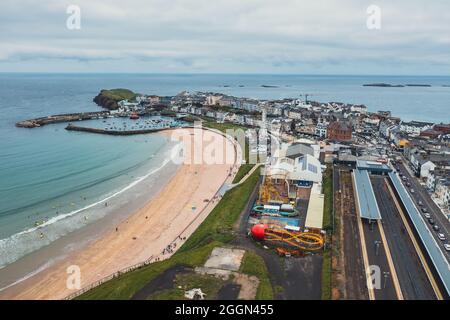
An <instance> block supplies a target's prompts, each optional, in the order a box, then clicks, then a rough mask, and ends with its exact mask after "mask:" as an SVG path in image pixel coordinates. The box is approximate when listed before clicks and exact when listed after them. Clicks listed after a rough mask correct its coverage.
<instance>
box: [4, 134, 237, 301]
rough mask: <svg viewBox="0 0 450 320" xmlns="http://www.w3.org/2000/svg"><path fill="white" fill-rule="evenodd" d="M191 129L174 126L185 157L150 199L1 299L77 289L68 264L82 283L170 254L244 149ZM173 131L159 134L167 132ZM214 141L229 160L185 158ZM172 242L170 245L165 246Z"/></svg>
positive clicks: (62, 293)
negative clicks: (202, 136)
mask: <svg viewBox="0 0 450 320" xmlns="http://www.w3.org/2000/svg"><path fill="white" fill-rule="evenodd" d="M194 130H197V129H182V130H181V131H180V129H178V130H177V137H178V139H179V140H180V141H183V145H184V151H183V154H182V156H183V158H184V160H185V161H184V163H183V164H182V165H181V166H180V168H179V169H178V170H177V172H176V174H175V176H174V177H172V178H171V179H170V180H169V181H168V183H167V184H166V185H165V186H164V187H163V188H162V189H161V191H159V192H158V193H157V194H156V195H155V196H154V197H153V198H152V200H151V201H149V202H148V203H146V204H145V206H143V207H142V208H140V209H139V210H137V211H136V212H135V213H134V214H132V215H131V216H130V217H129V218H127V219H126V220H124V221H122V222H121V223H120V224H118V225H117V227H116V228H117V229H116V228H114V229H113V230H111V231H109V232H107V233H106V234H105V235H104V236H102V237H101V238H99V239H97V240H95V241H94V242H92V243H90V244H88V245H87V246H86V247H85V248H83V249H81V250H79V251H77V252H74V253H73V254H71V255H69V256H68V257H67V258H65V259H63V260H62V261H59V262H57V263H56V264H55V265H53V266H51V267H49V268H48V269H46V270H44V271H42V272H40V273H38V274H36V275H35V276H33V277H31V278H29V279H27V280H25V281H23V282H21V283H19V284H17V285H15V286H12V287H10V288H8V289H6V290H4V291H2V292H0V299H63V298H65V297H67V296H68V295H70V294H73V293H74V292H76V291H77V290H76V289H68V288H67V284H66V282H67V279H68V277H69V274H68V272H67V268H68V267H70V266H77V267H79V270H80V272H81V288H84V287H86V286H89V285H90V284H91V283H94V282H96V281H98V280H100V279H102V278H104V277H107V276H109V275H111V274H113V273H114V272H117V271H119V270H122V269H124V268H127V267H129V266H132V265H135V264H138V263H141V262H143V261H146V260H147V259H149V258H152V259H161V260H162V259H166V258H169V257H170V256H171V255H172V254H173V253H174V252H175V251H176V249H177V248H179V247H180V246H181V244H182V243H183V242H184V241H185V240H183V239H184V238H185V237H186V238H188V237H189V236H190V235H191V234H192V232H193V231H195V229H196V228H197V227H198V226H199V225H200V224H201V222H202V221H203V220H204V219H205V218H206V217H207V216H208V214H209V213H210V212H211V210H212V209H213V208H214V206H215V205H216V204H217V202H218V201H219V196H218V191H219V190H220V188H221V187H222V186H223V184H224V183H230V182H231V180H232V179H233V177H234V174H235V172H236V171H237V167H238V166H239V164H240V163H241V157H242V151H241V149H240V147H239V146H235V145H234V142H233V141H231V140H230V139H227V138H226V137H224V136H222V135H220V134H218V133H213V132H211V131H209V130H202V131H201V132H206V133H207V134H208V137H209V139H206V140H207V142H205V141H203V142H202V141H198V139H194V138H193V137H194V135H193V132H194ZM173 132H174V131H173V130H169V131H165V132H163V133H161V134H165V135H168V136H169V135H172V134H173ZM180 132H181V133H180ZM210 138H213V139H210ZM212 147H214V148H215V149H216V150H219V149H221V150H226V152H227V157H230V156H231V158H232V159H233V160H232V162H230V161H227V163H223V162H222V163H214V164H206V163H205V161H203V162H202V163H197V162H194V163H192V161H189V160H187V159H193V158H194V157H197V159H198V156H199V153H203V152H204V150H211V148H212ZM230 151H232V152H231V153H232V154H231V155H230ZM200 157H201V156H200ZM186 160H187V161H186ZM206 162H208V161H206ZM209 163H210V162H209ZM211 199H213V200H212V201H211ZM173 243H175V245H173ZM170 244H172V247H171V248H172V249H171V250H167V246H168V245H170ZM165 249H166V250H165ZM163 252H164V254H163Z"/></svg>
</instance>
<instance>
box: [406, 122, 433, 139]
mask: <svg viewBox="0 0 450 320" xmlns="http://www.w3.org/2000/svg"><path fill="white" fill-rule="evenodd" d="M433 126H434V123H430V122H420V121H411V122H404V121H403V122H402V123H401V124H400V130H401V131H403V132H406V133H407V134H410V135H412V136H418V135H420V133H421V132H422V131H424V130H427V129H431V128H432V127H433Z"/></svg>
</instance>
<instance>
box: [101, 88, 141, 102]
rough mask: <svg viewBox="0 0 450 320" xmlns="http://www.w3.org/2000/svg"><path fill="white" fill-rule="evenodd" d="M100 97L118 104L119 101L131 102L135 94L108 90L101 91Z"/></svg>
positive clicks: (120, 89)
mask: <svg viewBox="0 0 450 320" xmlns="http://www.w3.org/2000/svg"><path fill="white" fill-rule="evenodd" d="M101 93H102V95H103V96H105V97H107V98H109V99H112V100H114V101H116V102H119V101H121V100H133V99H134V98H136V94H135V93H134V92H133V91H131V90H128V89H122V88H119V89H110V90H102V92H101Z"/></svg>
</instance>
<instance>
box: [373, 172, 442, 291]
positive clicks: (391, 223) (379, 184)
mask: <svg viewBox="0 0 450 320" xmlns="http://www.w3.org/2000/svg"><path fill="white" fill-rule="evenodd" d="M385 179H386V178H385V177H384V176H372V177H371V180H372V185H373V188H374V192H375V197H376V199H377V203H378V206H379V208H380V213H381V217H382V222H381V223H382V225H383V229H384V231H385V235H386V239H387V242H388V243H389V248H390V252H391V256H392V259H393V262H394V265H395V269H396V271H397V277H398V280H399V283H400V287H401V290H402V294H403V297H404V298H405V299H407V300H432V299H436V296H435V294H434V291H433V288H432V286H431V284H430V282H429V281H428V277H427V275H426V273H425V270H424V269H423V267H422V264H421V262H420V258H419V256H418V255H417V252H416V250H415V248H414V245H413V243H412V241H411V239H410V237H409V235H408V233H407V231H406V229H405V226H404V224H403V221H402V219H401V217H400V213H399V212H398V210H397V208H396V206H395V203H394V200H393V198H392V196H391V194H390V193H389V190H388V189H387V186H386V180H385Z"/></svg>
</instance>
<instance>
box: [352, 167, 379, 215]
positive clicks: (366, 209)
mask: <svg viewBox="0 0 450 320" xmlns="http://www.w3.org/2000/svg"><path fill="white" fill-rule="evenodd" d="M353 176H354V179H355V188H356V196H357V197H356V198H357V203H358V209H359V214H360V215H361V218H364V219H370V220H381V214H380V209H379V208H378V203H377V200H376V198H375V193H374V192H373V188H372V183H371V182H370V178H369V172H368V171H367V170H359V169H356V170H353Z"/></svg>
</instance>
